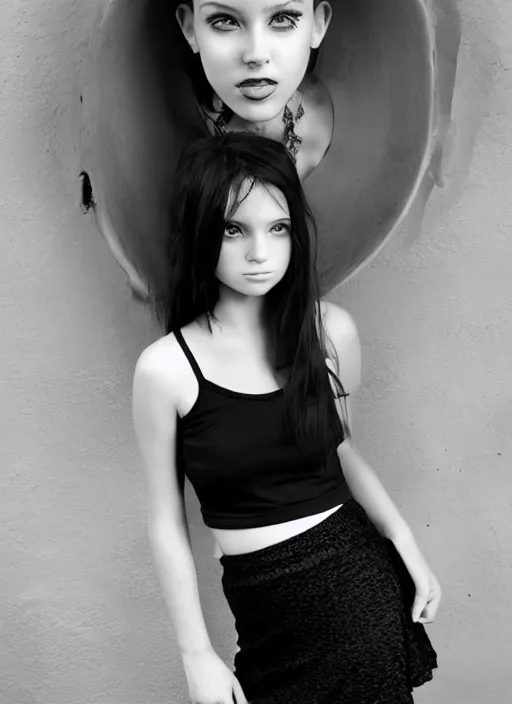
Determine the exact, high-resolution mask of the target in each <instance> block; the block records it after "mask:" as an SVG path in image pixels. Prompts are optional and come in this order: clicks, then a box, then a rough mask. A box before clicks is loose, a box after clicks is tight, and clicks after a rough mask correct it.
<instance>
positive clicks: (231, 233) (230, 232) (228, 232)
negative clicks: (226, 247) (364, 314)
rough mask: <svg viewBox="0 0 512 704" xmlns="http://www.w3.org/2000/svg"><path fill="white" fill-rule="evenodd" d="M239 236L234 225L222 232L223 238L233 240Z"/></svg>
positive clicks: (238, 231)
mask: <svg viewBox="0 0 512 704" xmlns="http://www.w3.org/2000/svg"><path fill="white" fill-rule="evenodd" d="M239 234H240V230H239V229H238V227H235V226H234V225H229V226H228V227H226V228H225V230H224V236H225V237H228V238H229V239H233V238H234V237H236V236H237V235H239Z"/></svg>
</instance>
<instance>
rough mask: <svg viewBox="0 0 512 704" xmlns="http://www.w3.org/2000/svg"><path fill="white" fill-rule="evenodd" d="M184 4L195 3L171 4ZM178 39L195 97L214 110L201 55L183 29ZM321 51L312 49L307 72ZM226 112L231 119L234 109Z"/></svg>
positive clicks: (181, 0) (188, 0) (183, 0)
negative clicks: (195, 52) (194, 49)
mask: <svg viewBox="0 0 512 704" xmlns="http://www.w3.org/2000/svg"><path fill="white" fill-rule="evenodd" d="M319 2H320V0H315V2H314V5H315V7H316V5H317V4H318V3H319ZM182 4H183V5H190V7H191V8H193V4H194V3H193V0H174V2H173V3H172V5H171V6H172V7H173V10H174V12H175V11H176V9H177V8H178V6H179V5H182ZM175 21H176V20H175ZM173 34H174V33H173ZM176 34H178V33H176ZM176 41H177V42H178V44H179V49H180V55H181V56H182V66H183V68H184V69H185V72H186V74H187V76H188V78H189V80H190V83H191V85H192V91H193V93H194V97H195V99H196V100H197V102H198V104H199V105H200V106H201V107H203V108H205V109H206V110H209V111H210V112H214V111H215V108H214V104H213V99H214V95H215V94H214V90H213V88H212V86H211V85H210V83H209V81H208V79H207V78H206V74H205V72H204V68H203V64H202V63H201V56H200V55H199V54H194V52H193V51H192V50H191V48H190V46H189V45H188V42H187V40H186V39H185V37H184V36H183V33H182V32H181V31H180V32H179V37H178V38H177V39H176ZM319 53H320V49H311V54H310V57H309V63H308V65H307V68H306V74H308V73H312V72H313V71H314V70H315V66H316V64H317V61H318V56H319ZM224 113H225V118H226V119H227V120H229V119H230V117H232V115H233V113H232V111H231V110H230V108H228V107H227V106H226V107H225V109H224Z"/></svg>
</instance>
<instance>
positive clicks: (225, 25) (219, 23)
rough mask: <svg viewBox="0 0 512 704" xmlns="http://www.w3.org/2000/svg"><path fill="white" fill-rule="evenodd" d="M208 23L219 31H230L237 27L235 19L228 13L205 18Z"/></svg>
mask: <svg viewBox="0 0 512 704" xmlns="http://www.w3.org/2000/svg"><path fill="white" fill-rule="evenodd" d="M207 22H208V24H209V25H210V26H211V27H213V28H214V29H218V30H219V31H221V32H230V31H231V30H232V29H235V28H236V27H237V24H238V23H237V21H236V20H235V18H234V17H231V16H230V15H213V16H212V17H209V18H208V20H207Z"/></svg>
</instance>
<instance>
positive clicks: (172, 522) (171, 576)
mask: <svg viewBox="0 0 512 704" xmlns="http://www.w3.org/2000/svg"><path fill="white" fill-rule="evenodd" d="M156 344H157V343H156ZM156 357H157V355H156V354H155V353H154V351H153V352H152V351H151V348H148V349H147V350H146V351H145V352H143V353H142V355H141V357H140V358H139V361H138V362H137V366H136V368H135V374H134V380H133V404H132V410H133V424H134V428H135V434H136V437H137V441H138V445H139V449H140V452H141V454H142V458H143V464H144V469H145V473H146V481H147V490H148V504H149V507H148V532H149V538H150V543H151V548H152V551H153V556H154V560H155V566H156V568H157V572H158V576H159V581H160V583H161V587H162V592H163V597H164V600H165V602H166V604H167V607H168V609H169V612H170V615H171V619H172V622H173V625H174V629H175V632H176V637H177V642H178V647H179V648H180V650H181V653H182V655H186V654H188V653H196V652H199V651H203V650H208V649H211V648H212V645H211V642H210V638H209V636H208V632H207V630H206V624H205V621H204V616H203V612H202V609H201V604H200V599H199V591H198V584H197V573H196V568H195V562H194V557H193V554H192V547H191V543H190V534H189V529H188V523H187V517H186V512H185V505H184V487H183V486H182V485H181V486H180V482H179V480H178V476H177V471H176V461H175V438H176V405H175V400H174V398H173V394H174V390H173V389H172V388H171V385H170V384H164V383H163V382H162V379H163V378H165V377H164V375H163V374H162V372H161V371H160V370H159V365H158V363H157V362H156V361H155V359H156Z"/></svg>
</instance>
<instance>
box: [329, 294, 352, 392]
mask: <svg viewBox="0 0 512 704" xmlns="http://www.w3.org/2000/svg"><path fill="white" fill-rule="evenodd" d="M320 310H321V312H322V319H323V324H324V329H325V332H326V335H327V338H328V340H329V342H330V343H331V345H332V347H333V348H334V352H335V357H336V358H337V359H336V361H337V364H336V367H337V371H338V374H339V375H340V378H341V381H342V383H343V386H344V387H345V390H346V391H347V392H348V393H354V391H355V390H356V389H357V388H358V386H359V384H360V381H361V342H360V339H359V333H358V330H357V326H356V323H355V321H354V318H353V317H352V316H351V315H350V313H349V312H348V311H346V310H345V309H344V308H342V307H341V306H340V305H338V304H337V303H332V302H331V301H320Z"/></svg>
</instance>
